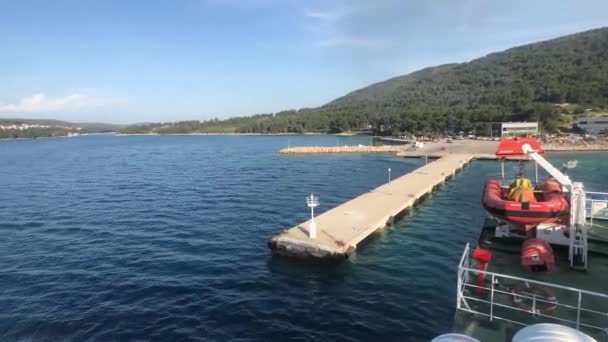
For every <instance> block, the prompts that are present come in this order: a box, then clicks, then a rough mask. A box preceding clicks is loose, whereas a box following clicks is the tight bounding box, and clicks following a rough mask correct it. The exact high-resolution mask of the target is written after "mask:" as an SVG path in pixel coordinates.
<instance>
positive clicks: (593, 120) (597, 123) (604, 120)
mask: <svg viewBox="0 0 608 342" xmlns="http://www.w3.org/2000/svg"><path fill="white" fill-rule="evenodd" d="M576 126H578V127H579V128H581V129H584V130H585V131H586V132H587V133H593V134H597V133H600V132H602V131H604V130H605V131H608V116H589V117H585V118H580V119H578V120H576Z"/></svg>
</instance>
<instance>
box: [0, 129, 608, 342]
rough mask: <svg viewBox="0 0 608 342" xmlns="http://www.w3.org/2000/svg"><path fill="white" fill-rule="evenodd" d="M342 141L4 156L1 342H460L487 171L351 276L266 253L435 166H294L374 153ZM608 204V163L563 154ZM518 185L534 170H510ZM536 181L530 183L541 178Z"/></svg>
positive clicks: (466, 177)
mask: <svg viewBox="0 0 608 342" xmlns="http://www.w3.org/2000/svg"><path fill="white" fill-rule="evenodd" d="M369 142H370V139H369V137H339V138H336V137H334V136H126V137H115V136H83V137H77V138H69V139H36V140H21V141H0V161H1V163H0V231H1V232H2V236H1V237H0V339H2V340H22V341H59V340H61V341H89V340H90V341H132V340H137V341H197V340H200V341H215V340H217V341H227V340H242V341H249V340H260V341H266V340H276V341H285V340H299V341H307V340H310V341H312V340H316V341H321V340H335V341H360V340H372V339H378V340H383V341H390V340H399V341H425V340H430V339H431V338H432V337H433V336H436V335H438V334H440V333H443V332H448V331H450V327H451V324H452V318H453V315H454V303H455V286H456V274H455V273H456V266H457V263H458V259H459V257H460V254H461V252H462V249H463V248H464V245H465V244H466V243H467V242H470V243H475V242H476V240H477V238H478V234H479V230H480V226H481V224H482V222H483V219H484V212H483V209H482V207H481V204H480V196H481V191H482V188H483V181H484V180H485V179H486V178H488V177H493V176H496V177H498V176H499V173H500V167H499V165H498V163H496V162H490V161H483V162H482V161H476V162H473V163H472V164H471V165H470V166H469V167H467V168H465V170H464V171H463V172H462V173H461V174H459V175H458V176H457V177H455V178H454V179H453V180H451V181H450V182H448V183H447V184H446V185H445V186H444V187H443V188H442V189H441V190H439V191H438V192H435V193H434V194H433V195H432V196H431V197H430V198H428V199H427V200H426V201H424V202H423V203H422V204H421V205H420V206H418V207H417V208H416V209H415V210H414V211H413V212H412V213H410V214H408V215H407V216H406V217H404V218H403V219H401V220H399V221H398V222H397V223H396V225H395V226H393V227H389V228H387V229H385V230H383V231H381V232H378V233H376V234H374V235H373V236H372V237H371V238H370V239H369V240H367V241H366V242H365V243H363V244H362V245H360V246H359V247H358V249H357V251H356V253H355V254H354V255H353V256H352V257H351V258H350V259H349V260H347V261H346V262H344V263H341V264H338V265H326V264H317V263H313V262H295V261H293V260H290V259H285V258H282V257H276V256H273V255H272V254H271V253H270V251H269V250H268V248H267V246H266V243H267V241H268V240H269V239H270V238H271V237H272V236H273V235H276V234H277V233H278V232H280V231H281V230H283V229H286V228H290V227H293V226H294V225H295V224H297V223H300V222H303V221H305V220H306V219H307V217H308V215H309V212H308V209H307V208H306V201H305V197H306V196H307V195H309V194H310V193H314V194H315V195H317V196H319V199H320V202H321V205H320V207H318V208H317V211H318V212H319V213H321V212H324V211H326V210H328V209H331V208H332V207H334V206H336V205H338V204H340V203H342V202H344V201H346V200H349V199H351V198H353V197H355V196H357V195H360V194H362V193H364V192H366V191H369V190H371V189H373V188H375V187H377V186H379V185H380V184H382V183H384V182H386V181H387V178H388V171H387V169H388V168H390V169H391V173H392V177H398V176H400V175H403V174H405V173H407V172H409V171H411V170H413V169H415V168H417V167H418V166H420V165H422V163H424V160H418V159H402V158H397V157H395V156H392V155H380V154H374V155H370V154H367V155H359V154H346V155H305V156H281V155H279V154H278V153H277V151H278V150H280V149H281V148H285V147H288V146H304V145H313V146H314V145H319V146H323V145H336V144H337V145H345V144H348V145H357V144H369ZM549 159H551V160H552V161H554V162H556V164H558V165H561V163H564V162H566V161H568V160H573V159H576V160H578V167H577V168H576V169H573V170H571V171H570V174H571V175H572V177H573V178H574V179H575V180H580V181H584V182H585V185H586V187H587V189H588V190H596V191H602V190H604V191H605V190H606V189H605V188H602V183H601V182H602V180H605V179H606V177H607V176H608V158H606V157H605V155H603V154H594V153H581V154H554V155H550V156H549ZM507 169H508V170H509V171H510V172H513V173H515V172H516V169H517V163H508V164H507ZM528 169H529V170H530V168H529V167H528Z"/></svg>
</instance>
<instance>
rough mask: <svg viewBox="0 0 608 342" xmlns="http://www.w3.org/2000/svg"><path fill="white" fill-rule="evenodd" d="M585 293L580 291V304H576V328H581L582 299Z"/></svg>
mask: <svg viewBox="0 0 608 342" xmlns="http://www.w3.org/2000/svg"><path fill="white" fill-rule="evenodd" d="M582 297H583V294H582V293H581V291H578V305H577V306H576V330H579V328H580V325H581V301H582Z"/></svg>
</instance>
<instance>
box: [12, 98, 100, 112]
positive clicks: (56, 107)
mask: <svg viewBox="0 0 608 342" xmlns="http://www.w3.org/2000/svg"><path fill="white" fill-rule="evenodd" d="M99 104H101V101H100V100H99V99H95V98H92V97H90V96H87V95H84V94H78V93H75V94H70V95H67V96H63V97H54V98H53V97H49V96H47V95H46V94H44V93H37V94H33V95H30V96H27V97H24V98H22V99H21V100H19V101H18V102H17V103H8V104H3V103H0V113H44V112H59V111H72V110H76V109H82V108H84V107H89V106H95V105H99Z"/></svg>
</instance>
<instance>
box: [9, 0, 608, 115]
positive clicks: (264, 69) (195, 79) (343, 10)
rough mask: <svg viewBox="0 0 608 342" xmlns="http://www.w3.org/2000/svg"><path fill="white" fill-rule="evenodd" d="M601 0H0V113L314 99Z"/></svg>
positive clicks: (213, 109)
mask: <svg viewBox="0 0 608 342" xmlns="http://www.w3.org/2000/svg"><path fill="white" fill-rule="evenodd" d="M606 13H608V1H606V0H589V1H584V0H579V1H571V0H563V1H553V0H539V1H534V0H527V1H520V0H512V1H489V0H488V1H484V0H463V1H458V0H426V1H423V0H420V1H405V0H403V1H398V0H367V1H363V0H352V1H337V0H336V1H332V0H326V1H314V0H313V1H305V0H300V1H298V0H249V1H247V0H184V1H177V0H176V1H169V0H166V1H152V0H151V1H111V0H106V1H92V0H80V1H77V0H55V1H45V0H40V1H28V0H13V1H7V0H0V46H1V48H0V117H24V118H25V117H27V118H57V119H65V120H72V121H104V122H116V123H132V122H144V121H176V120H186V119H198V120H203V119H208V118H213V117H220V118H223V117H229V116H237V115H248V114H255V113H263V112H276V111H279V110H283V109H291V108H294V109H297V108H301V107H314V106H318V105H322V104H324V103H326V102H328V101H330V100H332V99H334V98H336V97H338V96H341V95H344V94H345V93H348V92H350V91H352V90H354V89H357V88H360V87H363V86H365V85H367V84H369V83H372V82H377V81H381V80H384V79H386V78H389V77H393V76H397V75H400V74H404V73H408V72H411V71H414V70H417V69H419V68H422V67H425V66H431V65H437V64H442V63H450V62H464V61H468V60H471V59H474V58H477V57H481V56H483V55H485V54H487V53H490V52H493V51H498V50H504V49H506V48H509V47H513V46H516V45H521V44H525V43H530V42H535V41H538V40H544V39H549V38H554V37H558V36H561V35H565V34H569V33H574V32H578V31H584V30H587V29H592V28H597V27H602V26H607V25H608V17H606Z"/></svg>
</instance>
